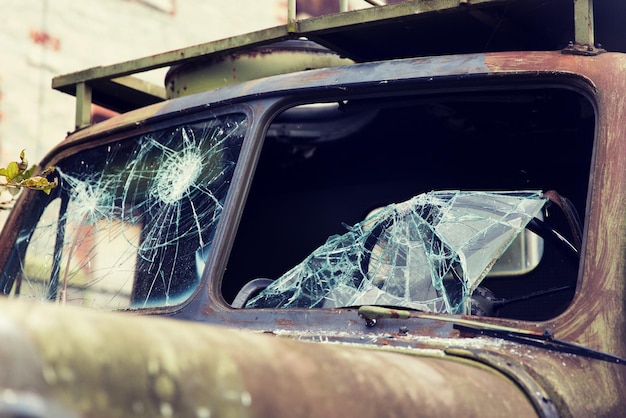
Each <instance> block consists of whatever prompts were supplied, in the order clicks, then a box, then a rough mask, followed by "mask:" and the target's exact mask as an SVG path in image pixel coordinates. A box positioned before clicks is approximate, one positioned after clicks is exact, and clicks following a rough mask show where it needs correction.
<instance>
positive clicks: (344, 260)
mask: <svg viewBox="0 0 626 418" xmlns="http://www.w3.org/2000/svg"><path fill="white" fill-rule="evenodd" d="M545 203H546V199H545V198H544V197H543V195H542V193H541V192H538V191H532V192H529V191H517V192H465V191H439V192H430V193H424V194H420V195H418V196H416V197H414V198H412V199H411V200H408V201H406V202H403V203H398V204H391V205H389V206H386V207H384V208H381V209H379V210H376V211H373V212H372V213H371V214H370V215H369V216H368V217H367V218H366V219H365V220H364V221H362V222H360V223H358V224H356V225H354V226H352V227H349V228H348V232H347V233H345V234H343V235H336V236H332V237H330V238H329V239H328V241H327V242H326V243H325V244H324V245H322V246H321V247H319V248H318V249H317V250H315V251H314V252H313V253H312V254H311V255H309V256H308V257H307V258H306V259H305V260H304V261H303V262H302V263H300V264H299V265H297V266H295V267H294V268H293V269H291V270H290V271H288V272H287V273H286V274H284V275H283V276H282V277H280V278H279V279H277V280H275V281H274V282H272V283H271V284H270V285H269V286H268V287H267V288H265V289H264V290H263V291H261V293H259V295H257V296H256V297H255V298H253V299H252V300H250V301H249V302H248V303H247V305H246V307H247V308H263V307H279V308H334V307H346V306H358V305H387V306H399V307H409V308H413V309H418V310H421V311H426V312H441V313H465V314H469V313H470V307H471V306H470V305H471V303H470V296H471V294H472V292H473V291H474V290H475V289H476V288H477V287H478V286H479V284H480V282H481V281H482V279H484V278H485V276H486V275H487V273H488V272H489V270H490V269H491V268H492V267H493V265H494V263H495V262H496V261H497V260H498V258H499V257H500V256H501V255H502V254H503V253H504V252H505V250H506V249H507V248H508V247H509V245H510V244H511V243H512V242H513V241H514V239H515V238H516V237H517V236H518V235H520V233H521V232H523V231H524V229H525V227H526V225H527V224H528V222H529V221H530V220H531V219H532V218H533V217H535V216H537V215H538V214H539V213H540V211H541V209H542V208H543V206H544V205H545Z"/></svg>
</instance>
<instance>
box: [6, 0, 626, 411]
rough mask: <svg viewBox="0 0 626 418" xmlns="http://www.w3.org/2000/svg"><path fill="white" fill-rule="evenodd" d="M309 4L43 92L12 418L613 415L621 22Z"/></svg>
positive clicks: (14, 299) (14, 248) (618, 377)
mask: <svg viewBox="0 0 626 418" xmlns="http://www.w3.org/2000/svg"><path fill="white" fill-rule="evenodd" d="M376 3H377V2H376ZM342 4H343V3H342ZM294 5H295V2H292V1H290V2H289V4H288V15H289V20H288V23H287V24H286V25H283V26H278V27H274V28H268V29H265V30H261V31H257V32H253V33H249V34H245V35H240V36H235V37H232V38H228V39H223V40H218V41H213V42H208V43H205V44H200V45H195V46H192V47H188V48H184V49H180V50H175V51H169V52H164V53H162V54H158V55H154V56H149V57H145V58H141V59H137V60H132V61H127V62H123V63H119V64H115V65H109V66H104V67H96V68H91V69H88V70H84V71H79V72H76V73H72V74H67V75H62V76H58V77H56V78H54V79H53V81H52V87H53V88H55V89H57V90H59V91H61V92H65V93H69V94H72V95H74V96H76V126H75V130H74V131H73V132H71V133H70V134H68V137H67V138H65V139H64V140H63V141H61V142H60V143H59V144H58V145H57V146H56V147H55V148H54V149H52V150H51V151H50V152H49V153H48V154H47V156H46V157H45V158H44V159H43V160H42V161H41V163H40V165H39V167H40V170H43V169H44V168H48V167H54V171H53V172H52V173H51V174H50V175H49V180H50V181H54V182H56V183H57V184H58V186H57V187H55V188H54V189H53V190H52V192H51V193H49V194H46V193H43V192H40V191H33V190H25V191H24V192H23V193H22V194H21V196H20V197H19V199H18V201H17V202H16V205H15V207H14V209H13V210H12V212H11V214H10V217H9V219H8V220H7V223H6V226H5V228H4V229H3V231H2V235H1V237H0V245H1V246H2V251H0V270H1V275H0V289H2V292H3V295H4V296H3V298H2V300H0V334H1V337H0V341H2V343H1V344H0V347H1V348H0V361H1V362H2V367H1V368H0V415H1V416H19V417H44V416H45V417H132V416H150V417H157V416H162V417H199V418H202V417H287V416H289V417H329V416H352V417H357V416H358V417H383V416H388V417H404V416H424V417H426V416H427V417H433V416H446V417H448V416H480V417H488V416H498V417H500V416H540V417H586V416H594V417H598V416H607V417H608V416H610V417H614V416H620V415H622V414H624V411H626V396H625V393H626V364H625V363H626V36H624V35H625V33H624V28H625V27H626V25H625V23H626V21H625V17H626V7H625V6H624V4H622V3H621V2H615V1H612V0H611V1H609V0H595V1H593V0H573V1H572V0H415V1H406V2H399V3H394V4H388V5H378V4H376V5H373V6H372V7H368V8H363V9H359V10H345V4H344V5H343V6H342V10H341V11H340V12H339V13H334V14H330V15H325V16H319V17H311V18H307V19H299V18H297V17H296V16H297V15H296V10H295V9H294ZM160 68H165V69H168V70H167V74H166V75H165V81H164V84H163V85H162V86H157V85H154V84H151V83H149V82H147V81H145V80H144V79H142V78H141V77H138V74H140V73H142V72H145V71H150V70H154V69H160ZM93 105H99V106H102V107H104V108H106V109H110V110H112V111H115V112H117V113H118V114H117V115H116V116H114V117H112V118H109V119H106V120H104V121H100V122H98V123H94V121H93V120H92V111H91V110H92V106H93Z"/></svg>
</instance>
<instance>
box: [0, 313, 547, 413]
mask: <svg viewBox="0 0 626 418" xmlns="http://www.w3.org/2000/svg"><path fill="white" fill-rule="evenodd" d="M2 305H3V306H2V313H1V314H0V333H1V334H2V335H1V339H2V341H3V344H2V349H1V350H2V351H1V352H0V354H2V355H3V357H7V358H10V359H11V360H12V361H10V362H9V361H7V362H3V365H4V366H3V373H2V374H0V388H2V390H3V392H2V393H4V394H5V397H6V393H7V392H8V391H12V392H13V393H22V394H23V393H29V394H31V398H33V399H37V403H36V404H35V403H33V404H32V405H30V406H32V407H33V408H36V407H37V405H43V406H44V408H45V409H44V410H42V412H41V413H40V414H33V415H32V416H44V415H45V416H52V417H54V416H89V417H99V416H102V417H105V416H106V417H107V418H112V417H126V416H150V417H156V416H163V417H174V416H176V417H179V416H180V417H209V416H217V417H221V416H228V417H231V416H233V417H268V416H272V417H328V416H359V417H380V416H415V415H422V416H432V417H435V416H442V417H443V416H445V417H448V416H461V415H462V416H481V417H489V416H493V417H496V416H503V415H505V416H506V415H513V414H514V415H516V416H536V415H537V411H536V410H535V409H534V408H533V406H532V404H531V403H530V402H529V400H528V398H527V397H526V395H525V394H524V393H523V392H522V391H520V389H519V388H518V387H517V386H516V384H515V383H513V382H512V381H511V380H509V378H508V377H506V376H505V375H503V374H501V373H499V372H497V371H495V370H494V369H491V368H489V367H486V366H484V365H481V364H480V363H477V362H473V361H467V360H455V358H456V357H452V358H446V357H444V354H443V353H441V352H440V353H439V354H437V353H432V352H431V353H430V354H429V353H427V352H422V353H420V352H413V353H410V352H408V351H405V350H399V351H398V350H396V351H392V350H370V349H364V348H358V347H356V346H349V345H338V344H329V343H307V342H300V341H293V340H289V339H284V338H279V337H273V336H269V335H259V334H254V333H250V332H242V331H237V330H232V329H224V328H219V327H212V326H206V325H201V324H197V323H191V322H184V323H181V322H178V321H173V320H168V319H162V318H146V317H129V316H127V315H124V314H119V313H117V314H116V313H109V314H107V313H99V312H93V311H86V310H83V309H80V308H78V309H75V308H70V307H65V308H63V307H59V306H52V305H33V304H29V303H23V302H18V303H15V302H9V301H4V302H3V304H2ZM19 353H22V355H23V357H24V360H23V361H16V360H18V359H19V358H18V357H17V355H19ZM425 354H427V355H425ZM18 376H19V378H16V377H18ZM16 399H17V401H19V402H21V403H22V404H23V405H22V406H24V407H26V406H29V405H28V404H29V401H28V399H29V398H26V397H21V398H19V397H18V398H16ZM17 401H16V402H17ZM14 407H15V408H17V403H14Z"/></svg>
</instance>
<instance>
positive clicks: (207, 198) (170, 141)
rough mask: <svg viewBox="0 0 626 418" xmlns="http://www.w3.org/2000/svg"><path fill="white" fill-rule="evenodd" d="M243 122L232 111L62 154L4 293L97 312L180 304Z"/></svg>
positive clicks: (6, 276)
mask: <svg viewBox="0 0 626 418" xmlns="http://www.w3.org/2000/svg"><path fill="white" fill-rule="evenodd" d="M246 127H247V120H246V116H245V115H244V114H232V115H227V116H221V117H217V118H213V119H210V120H207V121H204V122H197V123H193V124H186V125H179V126H175V127H173V128H169V129H164V130H160V131H156V132H152V133H148V134H144V135H140V136H136V137H133V138H129V139H127V140H122V141H116V142H113V143H110V144H107V145H103V146H98V147H96V148H92V149H89V150H85V151H82V152H80V153H77V154H74V155H72V156H70V157H68V158H66V159H64V160H61V161H60V162H59V163H58V164H57V167H56V173H57V175H58V181H59V187H57V189H55V191H54V192H53V194H52V195H51V196H50V197H46V199H48V200H47V201H46V202H44V204H45V205H46V207H45V209H44V211H43V214H42V216H41V217H40V218H39V219H38V220H37V223H36V224H34V225H30V226H25V227H24V228H23V229H22V230H21V231H20V236H19V237H18V242H17V245H16V246H15V248H14V250H13V255H12V257H11V261H10V263H9V265H10V266H12V267H10V268H7V269H5V271H4V272H3V276H2V285H3V289H4V292H5V293H9V292H11V294H12V295H13V296H15V297H17V296H19V297H29V298H36V299H39V300H50V301H58V302H62V303H66V302H67V303H75V304H80V305H85V306H91V307H96V308H99V309H127V308H132V307H148V306H170V305H173V304H178V303H181V302H182V301H184V300H185V299H186V298H188V297H189V296H190V295H191V294H192V293H193V291H194V290H195V289H196V288H197V286H198V285H199V282H200V276H201V274H202V270H201V267H202V265H201V264H202V263H203V260H197V254H199V253H201V254H206V253H207V250H208V249H209V248H210V246H211V242H212V240H213V235H214V229H215V225H216V222H217V221H218V219H219V217H220V214H221V212H222V206H223V203H224V200H225V198H226V194H227V191H228V187H229V184H230V180H231V178H232V175H233V170H234V167H235V164H236V162H237V158H238V156H239V151H240V148H241V143H242V140H243V137H244V134H245V131H246ZM41 195H43V194H41ZM38 198H40V199H42V197H38ZM201 249H202V251H199V250H201ZM199 264H200V265H199Z"/></svg>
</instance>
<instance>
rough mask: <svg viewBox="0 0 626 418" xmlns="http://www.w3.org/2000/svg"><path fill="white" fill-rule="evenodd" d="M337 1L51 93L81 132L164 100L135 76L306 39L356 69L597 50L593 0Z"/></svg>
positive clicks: (76, 76) (89, 74)
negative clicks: (61, 97) (94, 111)
mask: <svg viewBox="0 0 626 418" xmlns="http://www.w3.org/2000/svg"><path fill="white" fill-rule="evenodd" d="M338 1H339V3H340V12H339V13H335V14H331V15H325V16H320V17H313V18H309V19H304V20H297V19H296V0H288V8H287V14H288V23H287V24H286V25H283V26H277V27H273V28H269V29H264V30H260V31H256V32H252V33H247V34H243V35H238V36H233V37H231V38H226V39H221V40H217V41H213V42H208V43H203V44H199V45H195V46H191V47H187V48H182V49H177V50H173V51H169V52H165V53H161V54H157V55H152V56H148V57H144V58H140V59H135V60H131V61H126V62H122V63H118V64H113V65H108V66H100V67H94V68H90V69H87V70H83V71H78V72H75V73H71V74H67V75H61V76H58V77H55V78H54V79H53V80H52V87H53V88H54V89H56V90H59V91H62V92H65V93H68V94H71V95H74V96H76V128H77V129H78V128H83V127H86V126H88V125H89V124H90V123H91V120H90V119H91V105H92V103H93V104H98V105H101V106H103V107H105V108H108V109H112V110H115V111H118V112H126V111H130V110H133V109H137V108H140V107H144V106H147V105H150V104H153V103H158V102H161V101H163V100H166V94H165V88H164V87H162V86H158V85H155V84H152V83H149V82H147V81H143V80H141V79H139V78H137V77H135V76H134V75H135V74H138V73H142V72H145V71H150V70H154V69H159V68H164V67H170V66H173V65H179V64H184V63H189V62H193V61H196V60H199V59H202V58H206V57H208V56H213V57H215V56H220V55H227V54H231V53H234V52H237V51H241V50H244V49H248V48H251V47H256V46H260V45H267V44H271V43H275V42H279V41H284V40H288V39H297V38H301V37H305V38H307V39H308V40H311V41H314V42H317V43H318V44H320V45H322V46H325V47H327V48H329V49H330V50H332V51H335V52H336V53H338V54H340V55H341V56H344V57H347V58H351V59H353V60H354V61H357V62H363V61H372V60H380V59H391V58H402V57H408V56H423V55H435V54H451V53H467V52H490V51H497V50H523V49H542V50H547V49H562V48H563V47H564V45H563V43H564V42H565V45H567V41H568V40H569V41H570V43H569V47H570V49H572V51H573V52H574V53H575V52H576V51H577V50H578V49H580V48H574V47H573V45H574V46H575V45H583V46H585V47H584V48H583V50H585V51H587V50H588V49H593V48H595V43H594V24H593V23H594V20H593V1H594V0H574V10H573V14H574V15H573V16H572V12H571V7H572V6H571V4H572V3H571V1H572V0H555V1H553V2H546V1H544V0H413V1H405V2H401V3H393V4H387V5H379V4H380V0H364V1H366V2H368V3H370V4H372V5H374V7H370V8H365V9H360V10H353V11H347V0H338ZM546 3H547V4H549V5H550V6H551V8H547V6H545V5H546ZM554 3H558V7H556V8H555V7H552V6H554ZM541 8H543V9H541ZM544 11H546V12H549V13H543V12H544ZM572 17H573V19H572ZM542 19H543V20H542ZM546 22H549V24H545V23H546ZM545 28H550V30H551V31H553V32H554V34H550V33H546V30H547V29H545ZM529 34H535V35H529ZM555 34H556V35H555ZM563 34H566V35H565V37H564V35H563ZM572 35H573V39H572ZM564 39H566V40H565V41H564ZM587 52H589V51H587Z"/></svg>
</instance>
